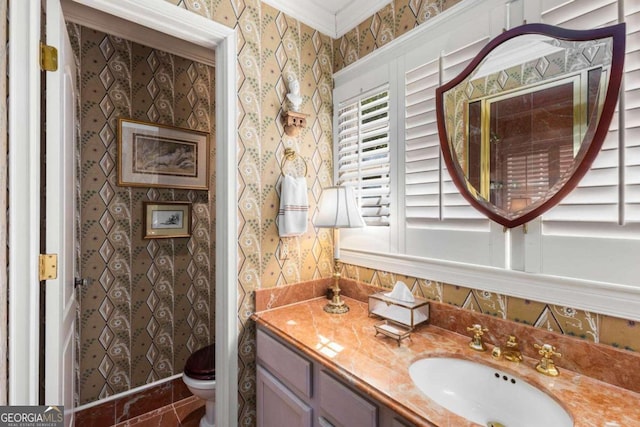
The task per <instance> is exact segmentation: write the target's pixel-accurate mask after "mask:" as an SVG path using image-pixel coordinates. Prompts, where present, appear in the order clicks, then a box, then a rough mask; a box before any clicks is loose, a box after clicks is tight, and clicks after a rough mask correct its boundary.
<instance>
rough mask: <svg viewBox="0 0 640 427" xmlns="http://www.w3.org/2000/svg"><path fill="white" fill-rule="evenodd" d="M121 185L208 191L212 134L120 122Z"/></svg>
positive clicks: (119, 179)
mask: <svg viewBox="0 0 640 427" xmlns="http://www.w3.org/2000/svg"><path fill="white" fill-rule="evenodd" d="M118 185H120V186H129V187H163V188H186V189H191V190H206V189H208V187H209V134H208V133H204V132H199V131H195V130H189V129H183V128H177V127H173V126H164V125H159V124H156V123H146V122H139V121H134V120H127V119H123V118H120V119H119V120H118Z"/></svg>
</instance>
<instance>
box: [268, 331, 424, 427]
mask: <svg viewBox="0 0 640 427" xmlns="http://www.w3.org/2000/svg"><path fill="white" fill-rule="evenodd" d="M257 345H258V353H257V354H258V367H257V379H256V383H257V393H258V404H257V410H258V426H259V427H270V426H273V427H275V426H305V427H311V426H320V427H329V426H335V427H338V426H362V427H369V426H371V427H375V426H380V427H403V426H404V427H408V426H410V425H412V424H410V423H409V422H407V421H404V420H402V419H401V417H400V416H399V415H397V414H394V413H393V411H391V410H390V409H389V408H386V407H385V406H384V405H382V404H381V403H380V402H376V401H374V400H372V399H370V398H367V397H364V396H363V395H362V394H361V393H359V392H358V391H356V390H354V389H353V388H351V387H350V386H349V385H348V384H347V383H346V382H345V381H344V380H341V379H340V378H339V377H337V376H336V375H335V374H333V373H332V372H331V370H329V369H326V368H324V367H323V366H322V364H321V363H318V362H314V361H313V359H312V358H309V357H308V356H305V355H304V354H301V353H300V352H298V351H296V350H295V349H294V348H292V347H291V346H289V345H288V344H286V343H285V342H284V341H282V340H281V339H279V338H276V337H275V336H273V335H271V334H270V333H269V332H267V329H266V328H262V327H259V328H258V332H257Z"/></svg>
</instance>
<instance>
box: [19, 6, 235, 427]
mask: <svg viewBox="0 0 640 427" xmlns="http://www.w3.org/2000/svg"><path fill="white" fill-rule="evenodd" d="M74 1H78V2H79V3H81V4H84V5H86V6H89V7H92V8H95V9H97V10H101V11H103V12H106V13H110V14H113V15H117V16H119V17H120V18H123V19H127V20H129V21H133V22H137V23H140V24H142V25H145V26H148V27H150V28H154V29H155V30H157V31H161V32H163V33H166V34H169V35H172V36H174V37H178V38H181V39H183V40H187V41H190V42H192V43H196V44H198V45H200V46H205V47H208V48H212V49H213V48H216V47H217V52H216V55H217V58H218V60H219V61H218V67H217V68H216V106H217V108H216V120H217V123H216V141H217V147H218V149H217V153H218V155H217V168H218V169H217V176H216V182H217V189H218V190H217V191H218V194H217V197H218V203H217V204H216V218H217V224H218V225H217V230H216V231H217V236H216V261H217V262H216V371H217V372H218V374H217V379H216V383H217V388H218V389H219V390H221V391H222V392H221V393H218V394H217V399H216V413H217V424H218V425H222V426H229V427H235V426H237V423H238V402H237V400H238V399H237V394H238V380H237V364H238V345H237V334H238V316H237V306H238V304H237V292H238V289H237V283H238V282H237V274H238V272H237V212H236V208H237V185H236V183H237V176H236V172H237V159H236V136H237V131H236V129H237V126H236V110H237V96H236V94H237V89H236V61H237V59H236V35H235V31H234V30H232V29H230V28H228V27H225V26H224V25H222V24H218V23H216V22H214V21H211V20H208V19H206V18H203V17H201V16H199V15H196V14H194V13H192V12H189V11H187V10H184V9H181V8H178V7H176V6H174V5H171V4H169V3H168V2H163V1H157V0H118V1H116V0H74ZM10 11H11V17H10V26H9V33H10V39H11V40H12V42H11V44H10V52H9V61H10V69H9V76H10V79H9V82H10V86H9V91H10V94H11V96H10V104H9V106H10V112H9V129H10V132H9V144H10V153H9V162H10V174H11V175H10V187H9V191H10V199H9V206H10V208H9V215H10V218H11V235H10V238H9V245H10V246H9V247H10V252H9V262H10V265H11V271H10V279H9V285H10V298H11V301H10V305H9V306H10V312H9V316H10V317H9V322H10V325H11V326H10V339H11V341H10V344H12V345H11V347H10V350H9V351H10V353H9V362H10V363H9V370H10V371H9V372H10V378H15V379H17V380H15V381H10V388H9V403H10V404H13V405H16V404H29V405H37V404H38V373H39V372H38V331H39V323H38V322H39V310H38V307H39V303H38V292H37V289H38V287H37V284H38V280H37V279H38V278H37V254H38V252H39V226H40V218H39V212H40V209H39V195H40V179H39V177H40V174H39V162H40V153H39V146H40V70H39V66H38V64H37V59H38V41H39V39H40V34H39V33H40V2H32V1H24V0H11V6H10ZM25 52H27V53H28V54H25ZM25 76H28V78H24V77H25ZM25 213H29V215H26V214H25ZM234 225H235V226H234ZM34 284H35V285H34ZM32 288H35V292H31V291H33V290H34V289H32ZM25 331H29V333H28V334H25ZM22 337H24V338H25V339H24V340H23V339H22Z"/></svg>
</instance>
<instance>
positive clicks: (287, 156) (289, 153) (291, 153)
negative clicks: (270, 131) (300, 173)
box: [280, 148, 309, 176]
mask: <svg viewBox="0 0 640 427" xmlns="http://www.w3.org/2000/svg"><path fill="white" fill-rule="evenodd" d="M296 159H300V160H302V163H303V164H304V176H307V173H308V172H309V168H308V167H307V161H306V160H305V159H303V158H302V156H298V154H296V152H295V150H294V149H293V148H285V149H284V157H283V158H282V162H281V163H280V173H282V175H284V165H285V163H287V161H290V162H294V161H295V160H296Z"/></svg>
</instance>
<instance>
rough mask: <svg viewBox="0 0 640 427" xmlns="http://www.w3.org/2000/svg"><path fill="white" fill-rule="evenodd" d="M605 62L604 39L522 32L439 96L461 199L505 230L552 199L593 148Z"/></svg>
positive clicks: (608, 42) (608, 41)
mask: <svg viewBox="0 0 640 427" xmlns="http://www.w3.org/2000/svg"><path fill="white" fill-rule="evenodd" d="M524 27H527V26H524ZM538 27H548V26H542V25H540V24H538ZM610 28H614V27H610ZM512 31H513V30H512ZM574 33H575V32H574ZM582 33H584V32H582ZM613 60H614V36H613V35H609V36H607V37H601V38H595V39H590V40H584V39H582V40H576V39H567V38H565V37H562V38H560V37H554V36H551V35H545V34H540V33H525V34H520V35H515V36H512V37H511V38H507V39H506V40H505V41H503V42H501V43H500V44H498V45H497V47H496V46H494V48H493V49H492V50H490V51H489V52H488V53H487V54H486V55H484V56H482V58H477V59H476V60H475V61H474V63H475V66H474V65H473V63H472V65H471V66H473V68H472V69H471V70H470V71H469V70H468V69H467V70H465V71H464V72H463V73H462V74H461V76H458V77H457V78H456V79H454V81H453V82H452V83H455V84H452V83H450V84H447V85H445V86H443V87H442V88H440V90H439V91H440V93H441V95H440V96H441V98H439V99H438V101H439V102H440V104H439V107H441V109H442V110H443V111H439V116H438V119H439V120H442V121H443V122H444V123H440V126H441V129H443V128H444V130H445V133H446V135H444V139H443V144H442V145H443V146H442V149H443V154H445V160H447V159H446V157H447V155H450V156H451V165H449V164H448V165H447V166H448V167H449V171H450V173H451V174H452V177H453V178H454V181H456V184H458V186H459V187H463V188H462V189H464V190H465V191H466V192H467V194H466V195H465V196H466V197H467V198H468V199H469V196H470V198H471V199H472V200H473V201H475V202H476V204H475V205H476V207H481V208H482V209H485V210H486V211H488V212H489V213H491V214H493V215H494V216H496V217H497V218H498V219H500V218H503V219H504V221H500V220H498V222H501V223H503V225H507V226H514V221H516V222H517V219H518V218H520V217H523V216H525V215H527V214H528V213H530V212H532V211H534V210H536V209H537V208H539V207H541V206H542V205H544V204H545V203H547V202H549V201H550V200H552V198H554V196H555V195H556V194H558V193H559V192H560V191H561V190H562V189H563V188H564V186H565V184H566V183H567V182H568V181H569V180H570V179H571V178H572V177H573V176H574V175H575V174H576V171H577V170H578V169H579V167H580V165H581V164H582V163H583V160H584V159H585V156H586V155H587V153H589V150H590V147H591V145H592V144H593V137H594V135H595V133H596V130H597V129H598V126H599V122H600V119H601V117H602V112H603V109H604V105H605V99H606V95H607V93H608V89H609V88H610V86H611V75H612V64H613ZM471 66H470V67H471ZM620 68H621V67H620ZM618 85H619V83H618ZM615 96H616V97H617V88H616V90H615ZM614 103H615V100H614ZM607 115H608V114H607ZM608 120H610V118H608ZM606 125H607V126H608V121H607V124H606ZM441 133H442V132H441ZM603 136H604V135H603ZM442 138H443V135H441V139H442ZM601 143H602V141H597V149H598V150H599V148H600V145H601ZM446 151H449V153H447V152H446ZM591 156H593V154H592V155H591ZM585 172H586V170H585ZM454 175H456V176H454ZM456 178H457V180H456ZM576 183H577V182H576ZM462 189H461V190H462ZM555 203H557V201H555ZM555 203H554V204H555ZM549 207H550V206H549ZM482 209H481V210H482ZM540 213H541V212H540ZM489 216H490V217H491V215H489ZM492 219H496V218H492ZM530 219H531V218H528V219H527V220H530ZM520 223H522V222H520ZM515 225H518V224H515Z"/></svg>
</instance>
